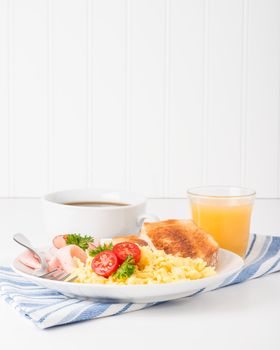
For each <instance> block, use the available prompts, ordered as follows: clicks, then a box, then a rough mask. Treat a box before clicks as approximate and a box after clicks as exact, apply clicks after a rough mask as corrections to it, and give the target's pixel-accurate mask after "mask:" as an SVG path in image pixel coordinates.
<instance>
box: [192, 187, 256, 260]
mask: <svg viewBox="0 0 280 350" xmlns="http://www.w3.org/2000/svg"><path fill="white" fill-rule="evenodd" d="M255 195H256V192H255V191H254V190H252V189H249V188H243V187H231V186H201V187H195V188H191V189H189V190H188V196H189V199H190V203H191V208H192V217H193V220H194V222H195V224H196V225H197V226H199V227H200V228H202V229H203V230H205V231H206V232H208V233H209V234H211V235H212V236H213V238H214V239H215V240H216V241H217V242H218V244H219V246H220V247H221V248H224V249H228V250H230V251H232V252H234V253H236V254H238V255H240V256H242V257H243V256H244V255H245V253H246V250H247V246H248V240H249V232H250V221H251V213H252V207H253V203H254V199H255Z"/></svg>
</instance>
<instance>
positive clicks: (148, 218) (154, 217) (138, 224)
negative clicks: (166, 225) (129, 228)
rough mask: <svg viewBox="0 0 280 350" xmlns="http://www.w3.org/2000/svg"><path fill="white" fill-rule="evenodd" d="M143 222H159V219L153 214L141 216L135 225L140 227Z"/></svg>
mask: <svg viewBox="0 0 280 350" xmlns="http://www.w3.org/2000/svg"><path fill="white" fill-rule="evenodd" d="M145 220H151V221H160V218H159V217H158V216H157V215H155V214H143V215H140V216H138V218H137V221H136V224H137V226H139V227H141V226H142V225H143V223H144V221H145Z"/></svg>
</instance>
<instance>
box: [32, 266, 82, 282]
mask: <svg viewBox="0 0 280 350" xmlns="http://www.w3.org/2000/svg"><path fill="white" fill-rule="evenodd" d="M71 275H72V273H67V274H65V272H64V271H61V270H57V269H56V270H53V271H50V272H47V273H45V274H43V275H41V276H39V277H41V278H47V279H50V280H54V281H65V280H66V279H67V278H69V277H70V276H71ZM77 278H78V276H73V277H72V278H71V279H70V280H68V281H67V282H74V281H75V279H77Z"/></svg>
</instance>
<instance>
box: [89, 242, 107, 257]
mask: <svg viewBox="0 0 280 350" xmlns="http://www.w3.org/2000/svg"><path fill="white" fill-rule="evenodd" d="M112 249H113V243H112V242H110V243H108V244H106V243H105V244H102V245H99V246H97V247H96V248H95V249H91V250H90V251H89V252H88V254H89V256H91V257H95V256H96V255H97V254H99V253H101V252H104V250H112Z"/></svg>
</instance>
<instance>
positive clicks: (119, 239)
mask: <svg viewBox="0 0 280 350" xmlns="http://www.w3.org/2000/svg"><path fill="white" fill-rule="evenodd" d="M121 242H131V243H136V244H138V245H139V246H140V247H143V246H146V245H148V243H147V242H146V241H144V240H143V239H141V238H139V237H138V236H136V235H127V236H116V237H113V243H114V244H117V243H121Z"/></svg>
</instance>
